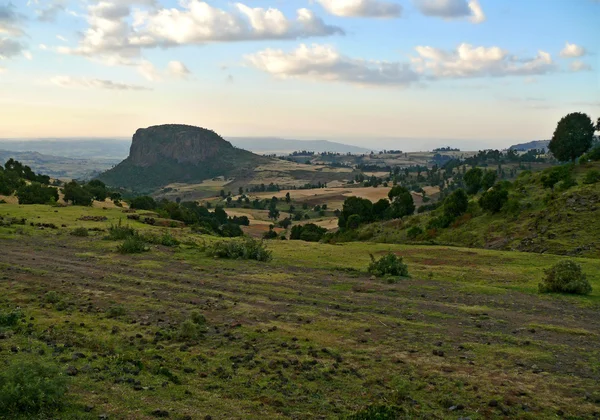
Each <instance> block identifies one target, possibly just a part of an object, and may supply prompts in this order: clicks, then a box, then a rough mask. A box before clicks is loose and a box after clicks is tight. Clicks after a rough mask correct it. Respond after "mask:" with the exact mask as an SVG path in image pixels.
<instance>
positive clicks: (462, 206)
mask: <svg viewBox="0 0 600 420" xmlns="http://www.w3.org/2000/svg"><path fill="white" fill-rule="evenodd" d="M468 207H469V197H468V196H467V193H466V192H465V190H463V189H462V188H459V189H458V190H456V191H454V192H453V193H452V194H450V195H449V196H448V197H446V199H445V200H444V215H445V216H446V217H447V218H448V219H453V218H456V217H458V216H460V215H462V214H463V213H464V212H466V211H467V208H468Z"/></svg>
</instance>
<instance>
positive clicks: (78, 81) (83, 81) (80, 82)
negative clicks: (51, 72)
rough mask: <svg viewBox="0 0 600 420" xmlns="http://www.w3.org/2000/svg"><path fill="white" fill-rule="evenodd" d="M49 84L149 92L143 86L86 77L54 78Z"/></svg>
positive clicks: (64, 86) (66, 86)
mask: <svg viewBox="0 0 600 420" xmlns="http://www.w3.org/2000/svg"><path fill="white" fill-rule="evenodd" d="M50 82H51V83H52V84H54V85H56V86H60V87H63V88H84V89H109V90H133V91H141V90H151V89H149V88H147V87H145V86H140V85H130V84H126V83H118V82H113V81H111V80H101V79H89V78H86V77H70V76H56V77H53V78H51V79H50Z"/></svg>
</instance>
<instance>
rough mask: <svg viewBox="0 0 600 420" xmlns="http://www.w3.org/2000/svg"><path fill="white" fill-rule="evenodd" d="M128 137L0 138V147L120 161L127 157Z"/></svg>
mask: <svg viewBox="0 0 600 420" xmlns="http://www.w3.org/2000/svg"><path fill="white" fill-rule="evenodd" d="M129 145H130V142H129V140H128V139H117V138H88V139H54V138H46V139H31V140H14V139H0V149H2V150H7V151H11V152H38V153H41V154H44V155H51V156H61V157H67V158H73V159H94V160H98V159H111V160H117V161H121V160H123V159H125V158H126V157H127V153H128V152H129Z"/></svg>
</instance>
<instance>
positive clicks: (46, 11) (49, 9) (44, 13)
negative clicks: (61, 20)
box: [35, 0, 67, 22]
mask: <svg viewBox="0 0 600 420" xmlns="http://www.w3.org/2000/svg"><path fill="white" fill-rule="evenodd" d="M66 9H67V5H66V0H53V1H50V2H49V4H48V5H47V6H46V7H43V8H40V9H37V10H36V11H35V13H36V14H37V18H38V20H39V21H40V22H54V21H55V20H56V17H57V16H58V14H59V13H61V12H64V11H65V10H66Z"/></svg>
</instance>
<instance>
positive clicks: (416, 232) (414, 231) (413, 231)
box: [406, 226, 423, 239]
mask: <svg viewBox="0 0 600 420" xmlns="http://www.w3.org/2000/svg"><path fill="white" fill-rule="evenodd" d="M422 234H423V229H421V226H413V227H411V228H410V229H408V231H407V232H406V236H408V238H409V239H416V238H417V237H418V236H420V235H422Z"/></svg>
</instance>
